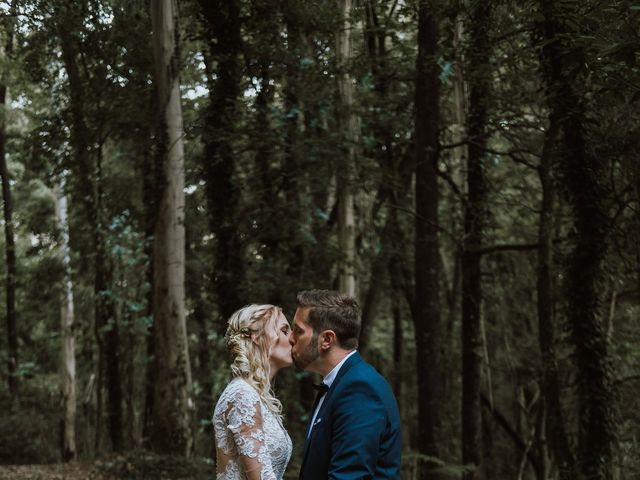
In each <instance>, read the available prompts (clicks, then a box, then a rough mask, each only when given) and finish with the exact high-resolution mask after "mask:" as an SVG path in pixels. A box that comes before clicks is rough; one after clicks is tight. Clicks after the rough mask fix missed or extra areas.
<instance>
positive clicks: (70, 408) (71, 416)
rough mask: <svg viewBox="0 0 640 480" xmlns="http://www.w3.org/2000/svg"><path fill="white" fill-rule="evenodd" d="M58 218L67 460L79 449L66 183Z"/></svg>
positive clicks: (59, 199)
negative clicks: (77, 442)
mask: <svg viewBox="0 0 640 480" xmlns="http://www.w3.org/2000/svg"><path fill="white" fill-rule="evenodd" d="M56 200H57V205H56V206H57V215H56V216H57V220H58V228H59V229H60V232H61V233H60V252H61V257H62V264H63V267H64V278H63V288H62V295H61V298H60V331H61V333H62V335H61V337H62V355H61V360H62V362H61V367H62V372H61V373H62V389H61V390H62V415H61V419H60V420H61V433H62V435H61V438H62V444H61V445H60V448H61V453H62V459H63V460H64V461H65V462H69V461H72V460H75V458H76V456H77V451H76V406H77V394H76V337H75V332H74V328H75V315H74V307H73V284H72V281H71V255H70V249H69V224H68V221H67V196H66V195H65V193H64V184H62V185H61V186H60V187H59V188H58V195H57V198H56Z"/></svg>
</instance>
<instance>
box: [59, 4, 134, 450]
mask: <svg viewBox="0 0 640 480" xmlns="http://www.w3.org/2000/svg"><path fill="white" fill-rule="evenodd" d="M54 8H55V12H56V22H57V23H56V28H57V33H58V36H59V38H60V41H61V47H62V58H63V61H64V65H65V69H66V71H67V76H68V78H69V97H70V107H71V143H72V145H73V155H74V159H73V163H72V169H73V172H74V175H73V178H75V179H76V180H75V182H76V183H75V188H74V190H75V191H76V194H77V197H78V198H79V199H80V201H79V202H78V203H79V204H81V205H83V206H84V209H85V215H86V216H87V219H88V224H89V226H90V228H91V234H92V237H93V246H92V247H93V248H92V252H93V259H94V306H95V319H94V323H95V325H94V326H95V329H94V330H95V335H96V341H97V344H98V384H97V386H96V388H97V392H98V409H97V420H96V450H98V447H99V445H100V437H101V410H102V393H101V392H102V380H103V378H104V379H106V380H107V383H106V387H107V417H108V428H109V437H110V440H111V448H112V450H114V451H120V450H121V449H122V407H121V400H122V394H121V381H120V371H119V361H118V352H117V350H118V334H117V325H116V324H115V323H114V321H115V312H114V306H113V301H112V299H111V297H110V296H109V294H108V292H109V290H110V288H111V285H110V278H109V273H110V268H109V266H108V256H107V254H106V250H105V249H106V246H105V244H104V243H105V239H104V232H103V229H104V226H103V224H102V216H103V212H102V198H101V197H102V193H101V188H102V187H101V181H102V180H101V178H100V176H101V165H100V164H99V163H100V158H99V157H100V155H101V148H102V147H101V146H99V147H98V148H97V151H96V152H92V151H91V144H92V141H93V140H94V139H96V134H95V132H94V131H91V129H90V128H89V126H88V125H87V121H86V117H85V112H84V103H85V99H86V98H87V95H86V90H85V82H84V81H83V79H82V76H81V71H80V68H79V66H78V57H79V56H80V52H79V51H78V43H77V42H78V39H77V37H78V35H79V33H80V31H81V29H82V25H83V18H82V16H81V14H82V11H76V10H74V9H73V8H72V5H69V4H55V5H54ZM93 154H95V155H96V157H97V158H96V162H95V165H94V166H92V164H93V163H94V162H93V159H92V156H93ZM103 337H104V338H103ZM103 365H106V375H103V373H104V372H103V368H102V367H103Z"/></svg>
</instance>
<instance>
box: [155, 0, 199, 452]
mask: <svg viewBox="0 0 640 480" xmlns="http://www.w3.org/2000/svg"><path fill="white" fill-rule="evenodd" d="M177 15H178V12H177V5H176V2H174V1H173V0H154V1H153V2H151V19H152V25H153V45H154V59H155V68H156V73H155V82H156V95H157V118H156V121H157V126H158V129H157V132H156V135H157V145H156V148H158V149H159V151H160V152H162V157H161V158H162V162H163V172H164V179H163V180H164V189H163V192H162V200H161V203H160V210H159V212H158V216H157V219H156V228H155V236H154V249H153V272H154V285H153V289H154V290H153V291H154V295H153V316H154V322H155V326H154V342H155V361H156V385H155V392H154V408H153V414H154V419H153V426H152V428H153V430H152V438H151V443H152V446H153V447H154V449H155V450H157V451H159V452H164V453H174V454H180V455H184V456H189V454H190V452H191V450H192V446H193V445H192V442H193V436H192V432H191V410H192V406H193V400H192V398H191V395H192V392H191V388H192V387H191V366H190V361H189V346H188V343H187V327H186V318H185V315H186V314H185V304H184V302H185V296H184V295H185V294H184V268H185V267H184V255H185V239H184V146H183V140H182V136H183V126H182V107H181V103H180V83H179V77H178V74H179V58H178V56H177V51H178V50H177V49H178V44H177V36H176V29H177V26H178V18H177Z"/></svg>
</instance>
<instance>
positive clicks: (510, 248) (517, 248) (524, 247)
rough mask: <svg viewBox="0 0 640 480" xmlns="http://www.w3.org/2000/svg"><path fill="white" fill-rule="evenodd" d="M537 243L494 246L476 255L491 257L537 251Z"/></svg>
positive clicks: (482, 249) (481, 250)
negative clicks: (503, 253) (493, 255)
mask: <svg viewBox="0 0 640 480" xmlns="http://www.w3.org/2000/svg"><path fill="white" fill-rule="evenodd" d="M538 246H539V245H538V244H537V243H521V244H518V243H513V244H505V245H493V246H491V247H486V248H481V249H480V250H478V251H477V252H476V253H478V254H480V255H490V254H492V253H496V252H522V251H528V250H535V249H537V248H538Z"/></svg>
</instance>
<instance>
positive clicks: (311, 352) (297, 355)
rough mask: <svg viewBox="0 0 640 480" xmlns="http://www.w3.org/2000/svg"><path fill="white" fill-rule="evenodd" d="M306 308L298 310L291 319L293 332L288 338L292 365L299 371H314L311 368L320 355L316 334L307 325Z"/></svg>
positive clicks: (307, 313) (307, 314)
mask: <svg viewBox="0 0 640 480" xmlns="http://www.w3.org/2000/svg"><path fill="white" fill-rule="evenodd" d="M308 317H309V309H308V308H298V309H297V310H296V314H295V316H294V317H293V332H292V334H291V337H290V340H289V341H290V342H291V356H292V357H293V363H294V364H295V366H296V367H297V368H299V369H300V370H310V371H314V369H313V367H314V364H315V362H316V360H317V359H318V356H319V355H320V354H319V352H318V334H317V333H316V332H314V331H313V328H311V325H309V324H308V323H307V318H308Z"/></svg>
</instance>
